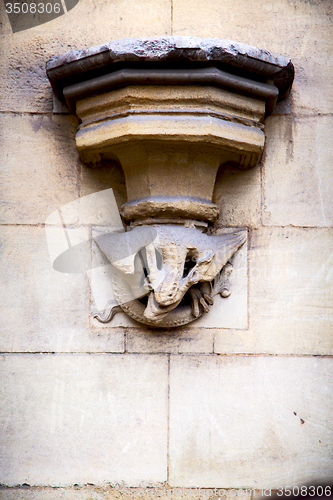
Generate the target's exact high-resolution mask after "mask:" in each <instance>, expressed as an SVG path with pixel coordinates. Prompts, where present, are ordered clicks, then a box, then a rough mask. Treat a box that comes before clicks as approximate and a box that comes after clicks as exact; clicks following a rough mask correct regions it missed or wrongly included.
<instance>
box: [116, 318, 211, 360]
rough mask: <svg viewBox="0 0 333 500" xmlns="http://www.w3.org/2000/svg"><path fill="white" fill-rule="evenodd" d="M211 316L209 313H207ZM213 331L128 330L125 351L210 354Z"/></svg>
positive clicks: (200, 329)
mask: <svg viewBox="0 0 333 500" xmlns="http://www.w3.org/2000/svg"><path fill="white" fill-rule="evenodd" d="M209 314H211V313H209ZM214 334H215V330H214V329H208V328H202V327H201V328H195V323H193V325H192V327H191V328H189V325H188V326H187V327H186V328H177V329H176V330H175V329H171V330H170V329H169V330H167V329H166V330H161V331H158V330H152V329H150V328H148V329H147V328H145V329H142V328H140V329H139V328H137V329H135V330H134V329H133V328H131V329H128V330H127V334H126V350H127V351H128V352H145V353H146V352H147V353H148V352H150V353H159V352H164V353H173V354H178V353H188V354H193V353H206V354H208V353H212V352H213V340H214Z"/></svg>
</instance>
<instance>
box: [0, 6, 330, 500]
mask: <svg viewBox="0 0 333 500" xmlns="http://www.w3.org/2000/svg"><path fill="white" fill-rule="evenodd" d="M0 9H1V39H2V45H1V56H0V57H1V75H0V79H1V94H0V111H1V114H0V120H1V131H0V134H1V142H0V175H1V184H0V186H1V187H0V189H1V224H2V226H1V233H0V244H1V246H0V255H1V261H0V266H1V271H0V276H1V280H0V289H1V301H0V311H1V312H0V324H1V330H0V331H1V336H0V344H1V347H0V349H1V373H2V376H3V382H2V385H1V389H0V391H1V400H2V403H1V408H0V413H1V419H0V421H1V428H2V430H1V452H0V453H1V472H0V482H1V483H2V484H3V485H4V487H3V488H2V489H1V490H0V498H3V499H5V500H9V499H24V500H27V499H29V500H30V499H45V500H49V499H50V500H51V499H52V500H55V499H58V498H63V499H73V500H74V499H75V500H91V499H106V498H112V499H113V498H114V499H121V498H126V497H127V498H129V497H130V496H131V495H132V497H133V498H139V497H143V496H145V497H161V498H170V497H171V496H172V494H174V496H177V495H178V496H179V497H186V496H189V497H190V496H192V497H193V498H194V497H201V498H202V497H206V498H208V497H214V498H222V497H225V498H228V499H229V498H231V497H234V496H244V497H246V498H250V497H252V498H254V497H255V496H257V497H258V498H259V496H260V495H262V494H263V493H264V492H263V491H262V490H261V489H262V488H266V489H267V488H272V489H276V488H278V487H279V486H281V487H285V486H294V485H297V484H298V485H300V484H305V483H309V482H311V481H319V482H320V481H324V480H325V479H327V478H328V477H329V476H332V473H333V467H332V449H333V446H332V445H333V429H332V418H331V415H332V411H333V395H332V372H333V365H332V359H331V356H332V354H333V339H332V336H333V316H332V305H333V292H332V283H333V272H332V269H333V268H332V265H333V257H332V255H333V254H332V243H333V232H332V228H331V227H332V222H333V204H332V193H333V174H332V162H333V152H332V122H333V83H332V78H331V75H332V60H333V37H332V19H333V4H332V2H331V1H330V0H321V1H315V0H280V1H279V2H272V1H271V0H262V1H261V2H258V1H256V0H246V1H245V0H223V1H222V0H218V1H212V0H205V1H202V0H200V1H199V0H191V1H188V0H171V1H170V0H135V1H134V0H132V1H130V0H112V1H108V2H106V1H103V0H80V2H79V4H78V5H77V6H76V7H75V8H74V9H73V10H71V11H69V12H68V13H67V14H66V15H64V16H62V17H60V18H58V19H56V20H54V21H52V22H49V23H46V24H44V25H41V26H39V27H35V28H32V29H29V30H26V31H21V32H17V33H14V34H13V33H12V31H11V27H10V24H9V22H8V19H7V17H6V13H5V10H4V5H3V4H1V6H0ZM171 34H174V35H192V36H198V37H220V38H230V39H232V40H237V41H239V42H244V43H248V44H251V45H255V46H258V47H260V48H264V49H267V50H269V51H272V52H276V53H278V54H281V55H286V56H288V57H290V58H291V60H292V61H293V63H294V65H295V68H296V77H295V82H294V85H293V90H292V92H291V96H290V98H288V100H287V101H286V102H282V103H280V104H279V105H278V106H277V108H276V111H275V112H274V114H273V115H272V116H270V117H268V118H267V119H266V128H265V131H266V136H267V139H266V148H265V153H264V157H263V159H262V162H261V164H260V165H259V166H258V167H256V168H254V169H253V170H249V171H237V170H228V169H225V170H223V171H219V174H218V178H217V184H216V189H215V194H214V198H215V200H216V201H217V202H218V203H219V205H220V211H221V214H220V219H219V225H220V226H227V227H244V226H246V227H248V228H249V237H248V248H247V257H246V252H245V254H244V255H245V259H246V258H247V269H248V273H247V284H246V288H247V297H248V299H247V300H248V304H247V305H248V310H247V321H245V324H244V322H240V323H239V324H237V322H236V323H235V324H236V327H235V328H219V327H218V326H214V327H212V326H210V325H209V324H207V323H206V324H205V322H204V321H202V320H200V321H201V323H200V324H198V325H196V323H193V325H192V326H191V327H190V326H189V327H187V328H185V327H183V328H179V329H177V330H175V331H171V332H168V333H156V331H154V330H152V329H145V328H144V327H143V326H142V327H137V326H136V325H135V324H134V322H130V323H129V324H127V323H126V322H125V321H124V317H123V319H121V316H123V315H118V317H119V318H120V319H118V320H117V321H116V322H115V323H111V324H107V325H101V324H99V323H98V322H97V321H95V320H92V319H91V311H90V300H91V297H90V290H89V281H88V278H87V276H86V275H84V274H71V275H69V274H64V273H59V272H57V271H55V270H54V269H53V268H52V263H51V261H50V257H49V253H48V249H47V244H46V237H45V220H46V219H47V217H48V216H49V215H50V213H51V212H53V211H54V210H57V209H58V208H59V207H61V206H62V205H64V204H66V203H69V202H71V201H73V200H76V199H78V198H81V197H83V196H85V195H87V194H91V193H95V192H97V191H101V190H103V189H106V188H110V187H112V188H113V190H114V193H115V197H116V200H117V203H118V204H119V205H121V203H123V202H124V200H125V191H124V179H123V173H122V171H121V170H120V169H119V168H118V167H117V166H116V165H113V164H110V165H109V166H106V167H103V168H101V169H99V170H90V169H88V168H87V167H85V166H84V165H83V164H81V163H80V161H79V158H78V153H77V149H76V146H75V140H74V137H75V131H76V127H77V122H76V120H75V118H73V117H72V116H71V115H68V114H66V113H57V114H53V103H52V100H53V98H52V92H51V88H50V85H49V82H48V80H47V77H46V73H45V63H46V61H47V59H49V58H50V57H51V56H53V55H59V54H62V53H64V52H67V51H69V50H71V49H76V48H84V47H90V46H93V45H99V44H100V43H102V42H104V41H108V40H111V39H116V38H125V37H131V36H153V35H157V36H162V35H171ZM73 222H74V225H75V222H76V221H73ZM226 300H228V299H226ZM242 307H244V304H243V306H242ZM234 313H235V314H236V315H237V309H236V310H235V311H234ZM243 314H244V310H243V309H242V310H241V311H239V315H240V316H242V315H243ZM124 324H125V325H127V326H122V325H124ZM112 325H113V326H112ZM127 487H131V488H132V489H128V488H127ZM140 487H141V488H146V487H147V488H148V487H149V488H148V489H147V490H144V489H139V490H138V489H137V488H140ZM175 488H184V489H183V490H181V489H180V490H179V491H178V492H177V493H175V490H174V489H175ZM189 488H192V490H189ZM199 488H203V489H202V490H201V489H199ZM214 488H215V490H214ZM244 488H248V489H249V490H248V491H245V489H244ZM221 489H222V490H221ZM258 490H260V491H258ZM168 492H169V493H168ZM170 492H171V493H170Z"/></svg>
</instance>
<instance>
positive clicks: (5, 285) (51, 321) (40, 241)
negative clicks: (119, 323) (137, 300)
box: [0, 226, 124, 352]
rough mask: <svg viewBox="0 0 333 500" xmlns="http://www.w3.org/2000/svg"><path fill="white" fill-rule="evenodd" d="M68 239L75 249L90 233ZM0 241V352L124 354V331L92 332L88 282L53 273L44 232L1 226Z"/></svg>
mask: <svg viewBox="0 0 333 500" xmlns="http://www.w3.org/2000/svg"><path fill="white" fill-rule="evenodd" d="M68 235H69V238H70V240H71V242H72V244H73V245H75V244H76V243H79V242H81V241H85V240H86V238H87V232H86V230H79V229H72V231H70V230H68ZM0 239H1V262H0V265H1V272H0V274H1V282H0V290H1V291H0V295H1V304H0V310H1V313H0V325H1V326H0V329H1V338H0V350H1V351H4V352H12V351H14V352H15V351H16V352H17V351H18V352H22V351H23V352H26V351H28V352H40V351H42V352H45V351H51V352H72V351H79V352H82V351H83V352H86V351H88V352H93V351H97V352H98V351H102V352H110V351H111V352H122V351H123V350H124V339H123V333H122V332H120V331H118V330H113V331H112V332H108V333H107V334H104V333H103V332H101V331H100V330H97V331H95V332H94V333H90V332H89V286H88V278H87V276H86V275H85V274H84V273H80V274H67V273H62V272H57V271H55V270H54V269H53V268H52V260H51V258H52V255H50V254H49V251H48V247H47V241H46V231H45V229H44V228H40V227H27V226H26V227H25V226H16V227H2V229H1V236H0ZM57 241H58V245H60V243H61V242H60V241H59V239H58V240H57ZM55 243H56V242H55ZM53 251H55V252H56V254H57V247H56V246H53ZM51 253H52V252H51Z"/></svg>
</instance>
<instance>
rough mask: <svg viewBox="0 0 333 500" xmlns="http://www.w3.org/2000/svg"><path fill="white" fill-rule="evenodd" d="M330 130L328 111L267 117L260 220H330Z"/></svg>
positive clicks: (332, 182) (317, 223) (332, 154)
mask: <svg viewBox="0 0 333 500" xmlns="http://www.w3.org/2000/svg"><path fill="white" fill-rule="evenodd" d="M332 129H333V118H332V116H318V117H308V118H292V117H282V116H277V117H271V118H269V119H268V120H267V125H266V134H267V143H266V153H265V161H264V193H265V194H264V207H263V209H264V210H263V221H264V224H267V225H282V226H283V225H289V224H292V225H296V226H331V225H332V224H333V204H332V192H333V176H332V162H333V151H332V147H331V137H332Z"/></svg>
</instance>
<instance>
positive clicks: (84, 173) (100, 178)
mask: <svg viewBox="0 0 333 500" xmlns="http://www.w3.org/2000/svg"><path fill="white" fill-rule="evenodd" d="M110 188H112V190H113V194H114V197H115V198H116V203H117V206H118V209H120V207H121V206H122V205H123V204H124V203H126V201H127V194H126V185H125V175H124V171H123V169H122V168H121V166H120V165H119V164H117V163H115V162H111V161H110V162H106V161H105V162H103V164H102V165H101V166H98V168H89V167H86V166H85V165H84V164H82V165H81V175H80V195H81V197H83V196H87V195H89V194H93V193H97V192H99V191H104V190H105V189H110ZM94 224H96V221H94Z"/></svg>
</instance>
